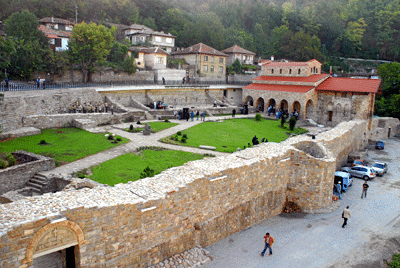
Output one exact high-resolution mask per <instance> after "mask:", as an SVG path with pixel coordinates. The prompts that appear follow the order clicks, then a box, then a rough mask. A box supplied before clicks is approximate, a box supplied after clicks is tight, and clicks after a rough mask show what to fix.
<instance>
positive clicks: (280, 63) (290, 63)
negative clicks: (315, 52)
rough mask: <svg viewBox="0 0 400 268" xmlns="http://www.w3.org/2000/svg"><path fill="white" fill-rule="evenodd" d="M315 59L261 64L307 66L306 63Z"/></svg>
mask: <svg viewBox="0 0 400 268" xmlns="http://www.w3.org/2000/svg"><path fill="white" fill-rule="evenodd" d="M312 61H317V60H309V61H271V62H268V63H265V64H263V65H264V66H271V67H287V66H307V65H308V63H310V62H312Z"/></svg>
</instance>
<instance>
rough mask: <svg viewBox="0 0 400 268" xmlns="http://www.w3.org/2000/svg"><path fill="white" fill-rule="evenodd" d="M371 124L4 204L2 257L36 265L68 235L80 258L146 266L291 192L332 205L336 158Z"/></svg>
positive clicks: (266, 212) (304, 203)
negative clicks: (132, 178)
mask: <svg viewBox="0 0 400 268" xmlns="http://www.w3.org/2000/svg"><path fill="white" fill-rule="evenodd" d="M366 129H367V122H365V121H356V122H347V123H342V124H340V125H339V126H338V127H336V128H335V129H333V130H331V131H328V132H326V133H323V134H320V135H317V138H316V140H312V139H311V138H310V137H308V136H306V135H304V136H298V137H294V138H290V139H288V140H286V141H284V142H282V143H280V144H276V143H263V144H260V145H258V146H255V147H254V148H249V149H246V150H243V151H240V152H235V153H233V154H230V155H227V156H224V157H215V158H209V159H203V160H198V161H193V162H189V163H187V164H185V165H184V166H181V167H175V168H171V169H168V170H166V171H164V172H162V173H161V174H159V175H156V176H155V177H152V178H146V179H142V180H139V181H135V182H129V183H127V184H118V185H115V186H114V187H102V186H100V187H95V188H93V189H82V190H79V191H73V190H69V191H64V192H58V193H54V194H45V195H43V196H40V197H31V198H29V199H27V200H24V201H17V202H13V203H10V204H5V205H1V206H0V209H1V211H2V213H1V215H0V260H1V261H0V266H1V267H20V266H21V265H24V266H22V267H30V266H31V265H32V260H33V258H34V256H35V254H36V256H39V255H40V254H39V253H40V252H43V251H44V252H49V253H50V252H51V250H52V248H56V249H57V250H58V249H61V248H63V241H64V238H68V239H70V240H71V239H72V240H71V241H72V242H71V243H73V244H74V245H76V250H75V251H76V254H77V259H78V260H79V262H80V264H81V267H98V266H104V267H146V266H148V265H151V264H154V263H157V262H159V261H161V260H163V259H165V258H167V257H170V256H172V255H174V254H177V253H180V252H183V251H185V250H187V249H190V248H193V247H195V246H197V245H200V246H208V245H210V244H212V243H214V242H216V241H218V240H220V239H222V238H225V237H227V236H228V235H231V234H233V233H235V232H238V231H241V230H244V229H246V228H248V227H250V226H252V225H254V224H257V223H259V222H260V221H262V220H265V219H267V218H269V217H271V216H274V215H278V214H280V213H281V211H282V209H283V207H284V206H285V202H286V201H293V202H295V203H296V204H298V205H300V206H301V207H302V208H303V209H311V210H313V209H318V208H322V207H326V206H328V205H330V204H331V202H332V193H331V189H332V185H333V174H334V171H335V168H336V164H337V163H338V162H340V161H341V160H342V159H340V157H343V156H344V155H345V152H347V151H348V150H351V149H355V148H356V147H358V146H363V142H364V140H363V139H359V135H360V134H362V133H363V132H364V131H366ZM367 136H368V134H367ZM335 157H339V158H335ZM346 158H347V155H346ZM21 215H23V217H22V218H21ZM65 228H67V229H65ZM60 230H64V231H63V232H60ZM67 234H68V236H67ZM47 237H54V239H53V240H51V241H53V242H52V243H50V244H49V243H45V241H47V240H46V239H47ZM39 250H40V251H39Z"/></svg>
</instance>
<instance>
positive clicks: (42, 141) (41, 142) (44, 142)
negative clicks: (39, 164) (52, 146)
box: [39, 140, 47, 144]
mask: <svg viewBox="0 0 400 268" xmlns="http://www.w3.org/2000/svg"><path fill="white" fill-rule="evenodd" d="M39 144H47V142H46V141H45V140H41V141H40V142H39Z"/></svg>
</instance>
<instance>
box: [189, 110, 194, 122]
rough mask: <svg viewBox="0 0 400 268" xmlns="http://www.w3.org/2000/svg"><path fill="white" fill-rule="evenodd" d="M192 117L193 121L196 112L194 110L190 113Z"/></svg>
mask: <svg viewBox="0 0 400 268" xmlns="http://www.w3.org/2000/svg"><path fill="white" fill-rule="evenodd" d="M190 118H191V119H192V121H193V118H194V112H193V111H192V112H191V113H190Z"/></svg>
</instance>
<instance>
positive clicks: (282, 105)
mask: <svg viewBox="0 0 400 268" xmlns="http://www.w3.org/2000/svg"><path fill="white" fill-rule="evenodd" d="M279 108H280V109H281V110H282V111H283V112H285V111H289V104H288V102H287V100H281V103H280V105H279Z"/></svg>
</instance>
